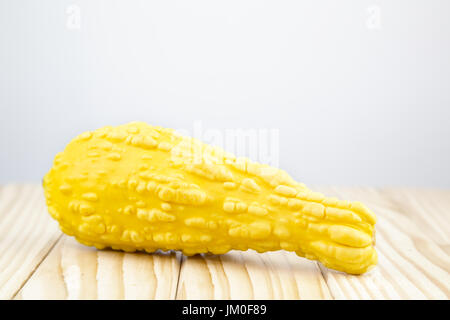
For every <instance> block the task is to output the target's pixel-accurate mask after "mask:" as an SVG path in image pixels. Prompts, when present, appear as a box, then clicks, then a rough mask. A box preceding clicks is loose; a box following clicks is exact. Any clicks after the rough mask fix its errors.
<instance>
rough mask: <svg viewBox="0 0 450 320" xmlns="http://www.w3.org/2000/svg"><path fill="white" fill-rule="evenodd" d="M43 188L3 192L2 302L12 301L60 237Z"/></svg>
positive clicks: (0, 219)
mask: <svg viewBox="0 0 450 320" xmlns="http://www.w3.org/2000/svg"><path fill="white" fill-rule="evenodd" d="M60 235H61V232H60V231H59V228H58V226H57V223H56V222H55V221H53V220H52V219H51V217H50V216H49V214H48V213H47V208H46V206H45V199H44V195H43V190H42V188H41V187H40V186H39V185H36V184H27V185H7V186H4V187H1V189H0V252H1V255H0V299H10V298H12V297H13V296H14V295H15V293H16V292H17V291H18V290H19V289H20V288H21V286H22V285H23V284H24V282H25V281H26V280H27V279H28V278H29V276H30V275H31V273H32V272H33V271H34V270H35V268H36V267H37V266H38V265H39V264H40V263H41V261H42V260H43V259H44V257H45V256H46V255H47V254H48V252H49V251H50V249H51V248H52V246H53V245H54V244H55V243H56V241H57V240H58V238H59V237H60Z"/></svg>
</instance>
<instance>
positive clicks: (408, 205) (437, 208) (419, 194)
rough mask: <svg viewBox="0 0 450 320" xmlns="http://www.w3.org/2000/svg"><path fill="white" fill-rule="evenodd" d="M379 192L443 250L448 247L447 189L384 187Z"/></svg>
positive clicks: (449, 199) (449, 214)
mask: <svg viewBox="0 0 450 320" xmlns="http://www.w3.org/2000/svg"><path fill="white" fill-rule="evenodd" d="M381 192H382V194H383V195H384V196H385V198H387V199H390V200H391V202H392V203H394V204H395V205H396V206H397V208H401V211H402V213H403V214H405V215H406V216H408V218H409V219H410V220H411V221H412V222H414V224H415V225H417V226H420V228H421V230H422V231H423V232H424V233H426V234H427V236H428V237H429V238H430V239H431V240H433V241H434V242H435V243H437V244H438V245H440V246H441V247H442V249H444V250H448V249H450V247H449V244H450V191H449V190H436V189H434V190H433V189H417V188H385V189H383V190H382V191H381ZM447 254H450V251H447Z"/></svg>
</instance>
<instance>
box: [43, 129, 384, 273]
mask: <svg viewBox="0 0 450 320" xmlns="http://www.w3.org/2000/svg"><path fill="white" fill-rule="evenodd" d="M44 190H45V196H46V200H47V205H48V209H49V212H50V214H51V216H52V217H53V218H54V219H56V220H57V221H58V222H59V224H60V227H61V230H62V231H63V232H64V233H66V234H68V235H70V236H74V237H75V238H76V239H77V240H78V241H79V242H81V243H83V244H85V245H88V246H95V247H97V248H98V249H103V248H105V247H111V248H112V249H118V250H124V251H128V252H131V251H135V250H145V251H147V252H154V251H155V250H158V249H161V250H181V251H182V252H183V253H184V254H186V255H193V254H197V253H206V252H210V253H213V254H223V253H226V252H228V251H229V250H233V249H235V250H247V249H254V250H256V251H258V252H265V251H273V250H280V249H284V250H288V251H295V252H296V253H297V255H299V256H301V257H306V258H308V259H313V260H319V261H320V262H322V263H323V264H324V265H325V266H327V267H329V268H332V269H336V270H341V271H345V272H347V273H352V274H360V273H364V272H366V271H367V270H368V269H370V268H371V267H373V266H374V265H375V264H376V263H377V254H376V251H375V249H374V233H375V230H374V225H375V222H376V217H375V215H374V214H373V213H372V212H371V211H370V210H369V209H367V208H366V207H365V206H364V205H362V204H361V203H359V202H349V201H342V200H338V199H336V198H327V197H324V196H323V195H322V194H320V193H317V192H312V191H311V190H309V189H308V188H306V187H305V185H303V184H301V183H298V182H296V181H294V180H293V179H292V178H291V177H290V176H289V175H288V174H287V173H286V172H285V171H283V170H280V169H277V168H273V167H270V166H268V165H263V164H259V163H255V162H252V161H250V160H249V159H247V158H236V157H234V156H233V155H232V154H229V153H226V152H224V151H223V150H222V149H220V148H216V147H212V146H210V145H207V144H204V143H202V142H200V141H198V140H196V139H193V138H189V137H184V136H180V135H178V134H177V133H176V132H175V131H174V130H172V129H165V128H161V127H154V126H150V125H147V124H145V123H141V122H135V123H129V124H126V125H122V126H118V127H104V128H101V129H98V130H95V131H93V132H85V133H83V134H81V135H79V136H77V137H76V138H75V139H74V140H73V141H71V142H70V143H69V144H68V145H67V147H66V148H65V150H64V151H63V152H62V153H59V154H58V155H57V156H56V157H55V160H54V166H53V168H52V169H51V170H50V171H49V172H48V174H47V175H46V176H45V178H44Z"/></svg>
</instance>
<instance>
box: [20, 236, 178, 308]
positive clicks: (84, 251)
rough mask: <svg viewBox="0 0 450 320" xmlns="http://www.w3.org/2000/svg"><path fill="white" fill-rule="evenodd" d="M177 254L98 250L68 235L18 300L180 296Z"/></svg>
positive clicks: (162, 297) (34, 275)
mask: <svg viewBox="0 0 450 320" xmlns="http://www.w3.org/2000/svg"><path fill="white" fill-rule="evenodd" d="M179 271H180V258H179V256H177V254H175V253H155V254H147V253H125V252H119V251H112V250H102V251H99V250H96V249H95V248H91V247H86V246H83V245H81V244H79V243H78V242H76V241H75V240H74V239H73V238H71V237H67V236H63V237H62V238H61V240H60V241H59V242H58V244H57V245H56V246H55V248H54V250H52V252H51V253H50V254H49V256H48V257H47V259H45V260H44V262H43V263H42V264H41V266H40V267H39V269H38V270H37V271H36V272H35V273H34V274H33V276H32V277H31V278H30V279H29V280H28V282H27V283H26V284H25V285H24V287H23V288H22V290H21V291H20V292H19V294H18V295H17V299H174V298H175V294H176V287H177V281H178V274H179Z"/></svg>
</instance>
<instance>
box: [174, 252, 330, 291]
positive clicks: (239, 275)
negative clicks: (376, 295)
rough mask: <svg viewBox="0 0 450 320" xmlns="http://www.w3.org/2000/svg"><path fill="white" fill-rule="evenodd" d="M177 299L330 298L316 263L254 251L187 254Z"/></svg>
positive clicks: (279, 253)
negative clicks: (191, 255) (189, 255)
mask: <svg viewBox="0 0 450 320" xmlns="http://www.w3.org/2000/svg"><path fill="white" fill-rule="evenodd" d="M178 289H179V290H178V294H177V299H246V300H248V299H330V298H331V295H330V292H329V291H328V288H327V285H326V283H325V281H324V279H323V277H322V275H321V272H320V270H319V268H318V266H317V264H316V263H315V262H312V261H307V260H305V259H301V258H299V257H298V256H296V255H295V254H293V253H287V252H282V251H280V252H268V253H263V254H258V253H256V252H255V251H253V250H249V251H246V252H239V251H232V252H229V253H227V254H225V255H221V256H215V255H197V256H193V257H185V258H184V260H183V263H182V267H181V274H180V281H179V284H178Z"/></svg>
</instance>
